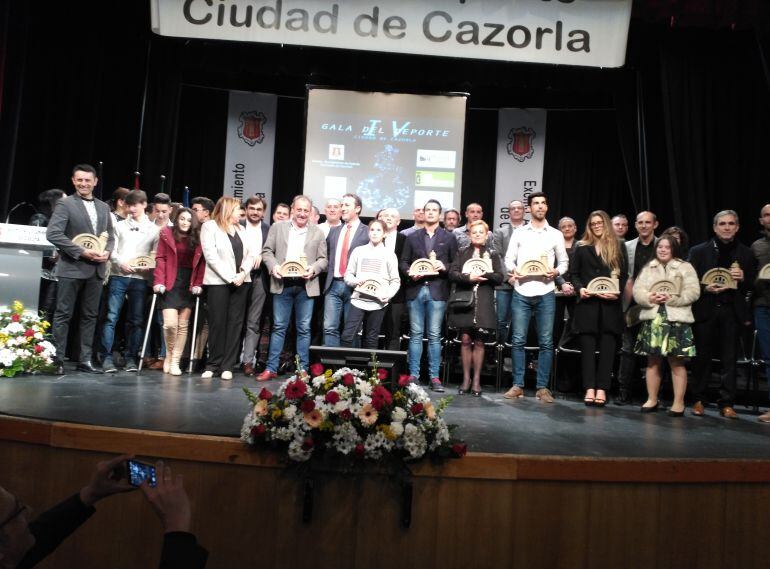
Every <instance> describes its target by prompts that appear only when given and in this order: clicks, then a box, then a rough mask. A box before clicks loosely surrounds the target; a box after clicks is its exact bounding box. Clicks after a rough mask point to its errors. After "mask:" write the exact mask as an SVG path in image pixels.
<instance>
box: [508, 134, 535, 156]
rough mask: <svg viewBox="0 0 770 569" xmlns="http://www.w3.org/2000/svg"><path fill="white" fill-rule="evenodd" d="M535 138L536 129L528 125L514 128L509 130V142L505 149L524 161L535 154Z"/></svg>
mask: <svg viewBox="0 0 770 569" xmlns="http://www.w3.org/2000/svg"><path fill="white" fill-rule="evenodd" d="M534 139H535V131H534V130H533V129H531V128H529V127H526V126H520V127H519V128H512V129H511V130H510V132H508V140H509V142H508V144H506V145H505V149H506V150H507V151H508V154H510V155H511V156H513V158H514V159H515V160H517V161H519V162H524V161H525V160H526V159H527V158H532V156H533V155H534V154H535V146H534V145H533V144H532V141H533V140H534Z"/></svg>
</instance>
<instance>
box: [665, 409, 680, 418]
mask: <svg viewBox="0 0 770 569" xmlns="http://www.w3.org/2000/svg"><path fill="white" fill-rule="evenodd" d="M666 415H668V416H669V417H684V409H682V410H681V411H674V410H673V409H669V410H668V411H666Z"/></svg>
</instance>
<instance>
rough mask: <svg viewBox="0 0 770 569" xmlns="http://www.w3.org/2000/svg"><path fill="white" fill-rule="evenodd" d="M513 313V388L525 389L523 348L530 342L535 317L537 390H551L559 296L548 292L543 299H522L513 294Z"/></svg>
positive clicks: (539, 297) (536, 297)
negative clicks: (549, 382) (554, 329)
mask: <svg viewBox="0 0 770 569" xmlns="http://www.w3.org/2000/svg"><path fill="white" fill-rule="evenodd" d="M511 312H512V313H513V322H512V325H513V340H512V341H511V343H512V344H513V348H512V349H511V352H512V359H513V384H514V385H518V386H519V387H524V364H525V360H526V355H525V353H524V346H525V345H526V342H527V331H528V330H529V319H530V317H531V316H532V314H534V315H535V328H536V331H537V345H538V346H539V348H540V352H539V354H538V356H537V388H538V389H542V388H544V387H548V379H549V378H550V376H551V363H552V362H553V317H554V313H555V312H556V294H555V293H553V292H549V293H548V294H545V295H543V296H523V295H521V294H519V293H518V292H517V291H515V290H514V291H513V296H512V298H511Z"/></svg>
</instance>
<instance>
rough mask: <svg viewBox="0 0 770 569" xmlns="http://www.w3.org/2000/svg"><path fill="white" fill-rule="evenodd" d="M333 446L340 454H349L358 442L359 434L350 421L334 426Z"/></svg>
mask: <svg viewBox="0 0 770 569" xmlns="http://www.w3.org/2000/svg"><path fill="white" fill-rule="evenodd" d="M332 440H333V441H334V443H333V444H334V448H335V449H337V451H338V452H339V453H341V454H350V453H351V452H352V451H353V449H355V448H356V444H358V442H359V440H360V439H359V436H358V433H357V432H356V428H355V427H354V426H353V424H352V423H342V424H341V425H337V426H336V427H334V435H333V436H332Z"/></svg>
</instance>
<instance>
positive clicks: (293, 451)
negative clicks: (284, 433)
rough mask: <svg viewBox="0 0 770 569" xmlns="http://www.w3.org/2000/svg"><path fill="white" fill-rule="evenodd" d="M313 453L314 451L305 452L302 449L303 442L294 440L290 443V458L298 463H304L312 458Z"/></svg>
mask: <svg viewBox="0 0 770 569" xmlns="http://www.w3.org/2000/svg"><path fill="white" fill-rule="evenodd" d="M312 453H313V451H312V450H309V451H307V450H304V449H303V448H302V440H301V439H294V440H293V441H291V442H290V443H289V458H291V459H292V460H296V461H297V462H304V461H306V460H308V459H309V458H310V455H311V454H312Z"/></svg>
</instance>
